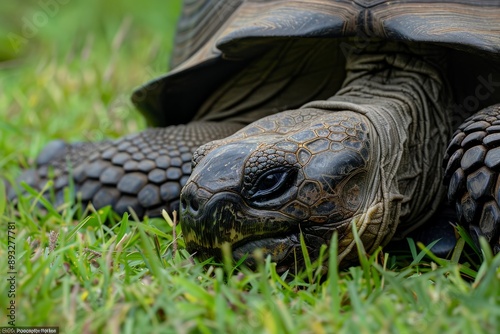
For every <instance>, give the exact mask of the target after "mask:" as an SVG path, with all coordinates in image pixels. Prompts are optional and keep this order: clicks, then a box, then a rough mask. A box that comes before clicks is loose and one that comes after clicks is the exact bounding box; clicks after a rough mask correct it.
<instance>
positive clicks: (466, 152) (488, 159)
mask: <svg viewBox="0 0 500 334" xmlns="http://www.w3.org/2000/svg"><path fill="white" fill-rule="evenodd" d="M444 166H446V177H445V184H447V185H449V188H448V200H449V201H450V202H451V203H453V204H454V205H455V207H456V211H457V214H458V219H459V221H460V222H461V223H462V224H463V225H465V226H468V227H469V230H470V232H471V235H472V237H473V238H474V239H475V241H476V243H477V244H479V237H484V238H486V240H487V241H488V242H489V243H490V244H491V245H492V247H493V251H494V252H495V253H498V252H500V208H499V206H498V203H499V202H500V104H497V105H494V106H491V107H489V108H486V109H483V110H482V111H480V112H478V113H476V114H475V115H474V116H472V117H470V118H469V119H467V120H466V121H465V122H464V123H463V124H462V125H461V126H460V127H459V128H458V129H457V131H456V132H455V134H454V136H453V139H452V140H451V142H450V145H449V146H448V149H447V152H446V157H445V161H444Z"/></svg>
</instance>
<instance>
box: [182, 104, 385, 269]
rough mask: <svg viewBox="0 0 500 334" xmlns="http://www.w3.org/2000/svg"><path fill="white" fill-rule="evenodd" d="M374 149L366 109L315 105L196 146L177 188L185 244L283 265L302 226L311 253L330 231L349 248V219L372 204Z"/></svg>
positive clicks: (290, 259)
mask: <svg viewBox="0 0 500 334" xmlns="http://www.w3.org/2000/svg"><path fill="white" fill-rule="evenodd" d="M370 151H371V143H370V126H369V123H368V122H367V121H366V119H365V118H364V116H362V115H360V114H356V113H353V112H338V113H335V114H332V113H331V112H330V113H327V112H324V111H321V110H318V109H300V110H294V111H289V112H284V113H281V114H280V115H279V116H278V115H273V116H269V117H266V118H263V119H261V120H259V121H257V122H254V123H252V124H250V125H249V126H247V127H246V128H244V129H242V130H240V131H239V132H237V133H236V134H235V135H233V136H231V137H228V138H226V139H223V140H219V141H215V142H211V143H209V144H207V145H204V146H202V147H200V148H199V149H198V151H197V152H196V153H195V155H194V169H193V172H192V175H191V177H190V179H189V180H188V182H187V184H186V185H185V187H184V188H183V191H182V193H181V226H182V231H183V235H184V238H185V242H186V246H187V249H188V250H189V251H190V252H195V253H196V256H197V257H200V258H202V259H203V258H208V257H212V256H214V257H215V258H219V259H220V257H221V248H222V245H223V244H224V243H229V244H230V245H231V249H232V253H233V257H234V258H235V259H239V258H241V257H243V256H246V255H247V259H246V263H247V264H248V265H250V266H252V265H253V264H254V261H255V259H254V257H253V251H254V250H255V249H257V248H259V249H262V251H263V254H264V255H270V256H271V258H272V260H273V261H275V262H277V263H278V268H281V269H282V270H283V269H286V268H289V267H293V263H294V261H295V260H296V259H299V261H300V259H301V254H302V253H301V251H300V248H299V250H298V251H297V252H295V250H296V249H297V247H300V233H302V234H303V236H304V239H305V242H306V245H307V247H308V250H309V254H310V255H311V256H312V257H315V256H317V255H318V252H319V249H320V247H321V245H322V244H328V242H329V240H330V238H331V236H332V235H333V232H334V231H338V233H339V239H341V245H340V247H343V248H348V247H349V245H350V244H352V237H349V236H350V234H351V221H352V220H353V218H355V217H356V216H359V215H361V214H362V213H366V212H367V207H370V206H372V205H373V204H374V203H373V194H372V193H373V192H372V191H369V189H368V188H369V187H371V186H372V185H371V182H370V180H371V179H372V178H371V177H370V175H369V174H370V170H371V169H370V167H369V163H370V161H371V160H370V155H371V152H370ZM365 221H366V219H365ZM372 233H373V234H376V232H373V230H372ZM349 240H350V241H351V242H349ZM351 246H352V245H351Z"/></svg>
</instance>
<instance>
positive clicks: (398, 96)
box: [304, 45, 451, 232]
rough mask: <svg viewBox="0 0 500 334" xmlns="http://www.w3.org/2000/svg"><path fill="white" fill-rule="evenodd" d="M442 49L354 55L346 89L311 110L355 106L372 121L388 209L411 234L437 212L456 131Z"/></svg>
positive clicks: (380, 49)
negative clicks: (446, 157) (445, 159)
mask: <svg viewBox="0 0 500 334" xmlns="http://www.w3.org/2000/svg"><path fill="white" fill-rule="evenodd" d="M444 59H445V56H444V53H443V52H442V50H440V49H437V48H435V49H423V48H415V49H411V48H409V47H407V46H404V45H387V46H379V45H375V46H373V47H371V48H369V49H368V50H364V52H363V53H360V54H352V55H350V56H349V57H348V59H347V64H346V67H347V76H346V79H345V81H344V84H343V87H342V88H341V89H340V90H339V91H338V93H337V94H336V95H335V96H333V97H331V98H330V99H328V100H327V101H321V102H313V103H310V104H307V105H306V106H304V107H316V108H322V109H329V110H332V111H337V110H351V111H354V112H357V113H360V114H363V115H364V116H365V117H366V118H367V119H368V122H369V123H370V124H371V126H372V132H374V135H372V138H371V141H372V156H373V157H374V159H373V169H374V170H378V176H376V178H377V183H379V184H380V190H379V191H380V192H381V195H380V196H382V197H383V198H384V202H385V203H386V208H391V209H387V210H386V211H390V210H393V211H394V210H395V211H396V212H397V214H395V215H394V214H392V215H391V216H393V217H394V216H396V217H398V216H399V224H400V225H399V231H404V232H408V231H410V230H412V229H413V228H414V227H417V226H418V225H419V224H420V223H423V222H425V221H426V220H427V219H428V218H430V216H431V215H432V214H433V213H434V211H435V210H437V206H438V205H439V203H440V201H441V198H442V196H443V194H444V192H443V189H442V186H441V181H440V180H441V179H442V169H441V161H442V156H443V154H444V152H445V151H446V145H447V142H448V139H449V137H450V136H451V128H450V126H449V124H450V122H449V120H448V118H449V116H450V111H449V106H450V100H451V93H450V89H449V87H448V84H447V83H446V80H445V79H444V76H443V75H442V72H443V69H444V68H443V67H442V65H440V64H442V63H443V60H444Z"/></svg>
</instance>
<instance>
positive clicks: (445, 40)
mask: <svg viewBox="0 0 500 334" xmlns="http://www.w3.org/2000/svg"><path fill="white" fill-rule="evenodd" d="M307 39H338V41H339V42H338V48H339V49H340V50H341V52H342V53H344V54H345V53H346V52H353V51H354V52H356V49H357V48H358V47H360V46H362V45H363V44H366V43H368V42H369V41H372V40H377V39H378V40H392V41H401V42H406V43H409V42H410V43H430V44H433V45H441V46H446V47H448V48H449V49H450V57H449V64H448V70H449V73H448V78H449V80H450V82H451V85H452V88H453V90H454V96H455V99H456V103H457V104H462V103H464V102H467V101H465V100H466V99H467V98H468V97H469V95H470V92H471V91H474V87H475V86H477V85H479V84H481V83H482V82H481V80H479V81H478V78H482V79H483V81H486V82H489V83H490V87H486V88H489V90H490V92H491V94H489V95H488V96H487V97H484V96H483V98H480V99H476V100H478V101H472V102H473V103H469V104H470V105H471V106H470V107H469V108H467V111H468V112H470V113H471V114H472V113H474V112H475V111H477V110H480V109H481V108H484V107H485V106H488V105H491V104H493V103H495V102H497V101H498V100H500V89H498V88H496V86H495V85H494V84H496V83H498V82H500V2H499V1H498V0H480V1H476V0H449V1H430V0H410V1H405V0H399V1H398V0H396V1H394V0H391V1H389V0H354V1H347V0H346V1H343V0H337V1H331V0H330V1H327V0H315V1H286V2H283V1H267V0H266V1H263V0H224V1H220V0H204V1H198V0H187V1H185V3H184V7H183V12H182V15H181V18H180V20H179V23H178V31H177V36H176V41H175V48H174V49H175V51H174V55H173V57H172V59H171V66H172V68H173V70H172V71H171V72H170V73H169V74H167V75H165V76H162V77H160V78H158V79H156V80H153V81H151V82H150V83H147V84H146V85H144V86H142V87H141V88H139V89H137V90H136V91H135V92H134V94H133V96H132V101H133V102H134V104H135V105H136V106H137V107H138V109H139V110H140V111H141V112H142V113H143V114H144V116H145V117H146V119H147V120H148V122H149V124H150V125H155V126H167V125H172V124H181V123H187V122H189V121H191V120H193V119H196V118H203V117H199V116H197V112H198V110H199V109H200V108H201V107H202V105H203V103H204V102H205V101H206V100H207V99H208V98H209V97H210V96H211V95H212V94H213V93H214V92H215V90H216V89H217V88H218V87H220V86H221V85H222V84H223V83H224V82H226V81H227V80H228V78H229V77H231V76H233V75H235V74H236V73H238V72H239V71H241V70H242V69H243V68H245V67H246V66H248V64H249V63H250V62H251V61H252V60H253V59H258V58H259V57H261V56H262V55H264V54H265V53H266V52H268V51H269V50H271V49H273V48H276V47H279V46H280V45H282V43H284V42H286V41H290V40H307ZM343 58H345V57H338V59H336V60H335V61H336V62H342V61H343ZM333 66H335V65H333ZM338 67H339V68H341V67H342V66H340V65H339V66H338ZM341 75H343V74H342V73H339V76H341ZM341 81H342V78H339V82H341ZM483 83H484V82H483ZM306 102H308V101H296V102H295V104H296V105H290V104H287V105H286V106H279V105H274V106H273V107H274V108H275V110H276V112H279V111H282V110H285V109H286V108H291V107H298V106H300V105H302V104H304V103H306ZM212 112H214V111H212ZM215 112H218V111H215ZM253 120H255V119H251V120H249V122H250V121H253Z"/></svg>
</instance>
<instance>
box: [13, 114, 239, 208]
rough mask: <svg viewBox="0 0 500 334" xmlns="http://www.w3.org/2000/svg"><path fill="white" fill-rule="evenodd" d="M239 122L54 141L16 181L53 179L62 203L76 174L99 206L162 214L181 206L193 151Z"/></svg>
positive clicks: (80, 188) (38, 185) (83, 192)
mask: <svg viewBox="0 0 500 334" xmlns="http://www.w3.org/2000/svg"><path fill="white" fill-rule="evenodd" d="M241 127H242V126H241V125H239V124H234V123H224V124H223V123H214V122H193V123H190V124H187V125H177V126H169V127H166V128H153V129H148V130H145V131H143V132H141V133H138V134H134V135H129V136H125V137H122V138H120V139H117V140H114V141H105V142H100V143H75V144H67V143H64V142H62V141H54V142H52V143H50V144H49V145H47V147H46V148H45V149H44V150H43V151H42V153H41V154H40V155H39V157H38V158H37V166H36V167H35V168H34V169H30V170H27V171H25V172H24V173H23V174H22V175H21V176H20V178H19V179H18V181H19V182H20V181H24V182H26V183H28V184H29V185H30V186H31V187H33V188H35V189H38V190H40V189H42V188H43V186H44V185H45V183H46V182H47V181H48V180H49V179H53V181H54V191H53V193H55V202H56V203H55V204H56V205H58V204H62V202H63V201H64V198H63V197H64V196H63V190H64V188H66V187H68V184H69V178H70V177H72V179H73V183H74V186H75V190H76V192H77V194H79V196H81V199H82V201H83V202H84V203H88V202H91V203H92V204H93V205H94V207H96V208H97V209H99V208H102V207H104V206H107V205H111V206H112V208H113V209H114V210H115V211H116V212H118V213H119V214H122V213H124V212H127V211H130V209H132V210H134V211H135V212H136V213H137V215H138V216H139V217H143V216H144V215H148V216H150V217H151V216H159V215H160V214H161V211H162V209H165V210H167V211H171V210H174V209H177V207H178V203H179V195H180V191H181V187H182V186H183V185H184V184H185V183H186V180H187V178H188V177H189V175H190V174H191V159H192V155H193V152H194V151H195V150H196V149H197V148H198V147H199V146H201V145H202V144H205V143H207V142H209V141H212V140H215V139H220V138H224V137H227V136H229V135H231V134H233V133H234V132H236V131H237V130H238V129H240V128H241ZM49 193H50V192H49ZM13 196H15V194H14V193H13V192H11V194H10V197H13Z"/></svg>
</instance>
